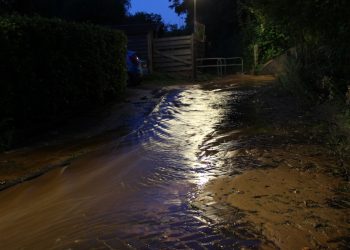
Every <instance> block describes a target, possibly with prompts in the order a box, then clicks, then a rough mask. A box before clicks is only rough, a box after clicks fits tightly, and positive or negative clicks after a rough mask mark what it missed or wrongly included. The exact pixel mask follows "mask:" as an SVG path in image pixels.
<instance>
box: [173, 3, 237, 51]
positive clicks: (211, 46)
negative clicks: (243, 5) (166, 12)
mask: <svg viewBox="0 0 350 250" xmlns="http://www.w3.org/2000/svg"><path fill="white" fill-rule="evenodd" d="M169 2H170V6H171V7H172V8H173V9H174V10H175V11H176V12H177V13H178V14H187V18H186V24H187V29H188V30H193V23H194V22H193V18H194V17H193V16H194V12H193V10H194V4H193V3H194V2H193V0H184V1H182V0H169ZM237 10H238V5H237V1H233V0H220V1H213V0H197V21H198V22H200V23H202V24H204V25H205V26H206V37H207V42H208V44H207V54H208V56H209V57H211V56H213V57H218V56H223V57H231V56H240V55H242V48H241V30H240V26H239V22H238V17H237V15H238V13H237Z"/></svg>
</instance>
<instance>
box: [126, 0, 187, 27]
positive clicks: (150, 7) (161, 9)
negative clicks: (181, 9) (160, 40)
mask: <svg viewBox="0 0 350 250" xmlns="http://www.w3.org/2000/svg"><path fill="white" fill-rule="evenodd" d="M138 11H143V12H148V13H156V14H160V15H161V16H162V17H163V20H164V22H165V23H166V24H169V23H170V24H177V25H180V26H181V25H183V24H184V18H183V17H179V16H178V15H177V14H176V13H175V12H174V10H172V9H170V8H169V1H168V0H131V9H130V12H131V13H132V14H133V13H135V12H138Z"/></svg>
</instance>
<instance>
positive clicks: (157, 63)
mask: <svg viewBox="0 0 350 250" xmlns="http://www.w3.org/2000/svg"><path fill="white" fill-rule="evenodd" d="M195 54H196V53H195V41H194V37H193V35H190V36H178V37H166V38H157V39H154V47H153V64H154V69H155V70H156V71H160V72H168V73H179V72H181V73H186V74H191V76H192V77H193V78H194V77H195V68H196V56H195Z"/></svg>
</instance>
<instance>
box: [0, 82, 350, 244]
mask: <svg viewBox="0 0 350 250" xmlns="http://www.w3.org/2000/svg"><path fill="white" fill-rule="evenodd" d="M271 80H272V79H271V78H267V77H260V78H259V77H256V78H245V77H243V78H242V77H241V78H237V77H234V78H227V79H224V80H221V81H218V82H214V83H208V84H202V85H186V86H178V87H174V88H171V89H168V91H167V92H166V94H165V95H163V96H162V98H161V100H160V102H159V103H158V105H157V106H156V107H155V108H154V109H153V110H152V112H150V113H149V114H148V115H147V116H145V117H144V119H143V120H142V121H141V122H140V121H138V123H137V124H138V125H137V126H135V128H134V129H132V130H131V131H129V132H128V133H126V134H125V135H124V136H122V137H118V139H115V140H113V139H112V138H113V137H112V138H111V137H108V140H107V141H105V143H102V145H103V146H102V147H96V148H94V150H91V151H89V153H88V154H84V155H83V156H81V157H77V158H76V159H75V160H73V161H71V162H70V163H69V164H67V165H65V166H64V167H61V168H56V169H54V170H52V171H50V172H48V173H47V174H44V175H42V176H40V177H38V178H35V179H33V180H30V181H27V182H24V183H22V184H19V185H16V186H14V187H11V188H8V189H6V190H3V191H2V192H1V193H0V245H1V246H2V248H3V249H243V248H244V249H259V248H264V249H276V248H278V247H283V246H286V245H283V244H282V243H281V242H279V241H278V240H276V238H277V237H273V236H272V234H269V233H266V232H267V231H266V230H265V228H264V227H261V220H260V216H259V214H260V212H261V210H259V208H258V206H257V205H256V204H252V205H250V203H242V204H248V206H249V207H250V206H256V207H252V208H247V206H245V205H242V204H241V203H239V204H237V203H236V199H235V197H234V196H231V193H229V192H228V190H227V188H231V190H230V191H232V190H233V188H234V189H235V190H234V192H233V194H236V193H237V194H241V195H243V192H245V193H248V191H249V192H253V194H251V193H249V197H247V199H251V197H250V196H251V195H253V196H261V197H263V196H264V195H265V194H262V193H258V192H260V191H261V190H260V189H259V188H258V189H257V190H256V187H255V189H254V188H249V187H248V190H241V188H240V186H239V187H237V186H236V185H239V182H238V181H237V182H234V181H236V180H239V179H238V178H237V177H239V178H248V179H249V180H250V179H251V178H253V179H254V178H256V179H257V180H258V181H260V179H259V178H260V175H257V176H256V175H255V174H252V176H253V177H251V176H250V175H249V173H250V172H249V171H262V172H264V171H265V170H269V169H273V168H277V169H278V167H279V165H281V164H285V163H286V162H288V161H285V158H288V157H290V155H293V153H292V152H290V154H283V153H281V152H277V151H273V150H272V149H273V147H272V145H278V147H280V148H283V149H285V148H286V147H287V148H288V145H290V142H291V140H294V141H293V145H301V146H302V145H306V144H307V145H310V142H306V141H302V140H301V137H302V136H299V134H303V133H302V132H301V133H297V132H295V133H293V135H291V134H290V132H289V130H288V128H287V126H286V128H285V131H284V132H282V131H280V130H279V131H280V132H279V133H278V134H277V133H275V132H276V131H275V130H274V129H275V126H274V125H273V124H269V126H267V127H266V126H265V125H266V124H265V125H264V126H263V125H262V123H260V120H259V119H258V117H259V109H257V107H258V108H259V107H260V108H261V109H264V110H265V106H264V105H259V104H258V105H257V103H256V98H257V97H258V96H259V93H261V91H263V90H266V88H267V89H268V88H269V84H271ZM270 108H271V107H270ZM272 108H274V107H272ZM269 110H271V109H269ZM299 125H300V124H299ZM299 125H298V126H299ZM300 126H301V125H300ZM271 133H273V135H272V134H271ZM259 136H260V137H259ZM271 136H272V137H273V138H275V139H276V140H275V139H274V140H273V143H275V144H271V141H269V140H270V139H271ZM283 140H285V141H283ZM269 143H270V144H269ZM261 145H264V148H259V147H261ZM314 149H315V150H316V149H317V150H321V151H320V152H321V153H322V152H323V151H322V149H320V147H318V146H316V145H313V146H312V150H314ZM265 151H266V152H265ZM44 152H45V151H43V152H42V153H43V154H44ZM288 152H289V151H288ZM306 152H307V151H306V150H299V151H298V156H296V155H294V157H299V159H301V162H300V161H299V163H298V164H299V165H296V166H295V171H299V170H300V171H304V170H305V168H304V167H305V162H304V161H303V159H306V158H304V157H306V156H305V155H304V154H306ZM309 153H310V152H309ZM37 155H40V154H39V152H37ZM287 156H288V157H287ZM29 159H30V156H28V160H29ZM324 159H325V160H326V161H327V162H326V163H325V164H333V163H334V162H333V161H332V159H331V158H328V157H325V158H324ZM296 162H298V161H297V160H296ZM298 169H299V170H298ZM310 169H311V170H312V168H309V169H308V170H309V171H311V170H310ZM276 171H277V170H276ZM281 171H282V170H281ZM288 171H289V170H288ZM293 171H294V170H293ZM313 171H315V172H316V173H318V174H319V175H322V176H323V175H324V173H323V172H322V171H323V170H321V168H320V169H316V168H315V169H313ZM242 173H243V175H242ZM245 174H248V177H244V176H245ZM279 175H280V174H277V177H276V175H272V174H271V176H273V178H278V177H279ZM310 176H313V175H312V174H311V175H310ZM223 178H224V179H223ZM269 178H272V177H269ZM286 178H287V177H286ZM329 178H331V179H332V182H331V183H328V184H327V185H328V186H327V192H329V193H326V195H327V197H328V196H332V197H333V192H335V191H334V190H333V189H334V188H336V187H339V186H340V185H341V184H343V183H344V182H343V181H342V179H341V178H335V177H333V176H330V177H329ZM326 180H328V179H326ZM260 182H261V183H260V184H259V185H265V183H264V182H262V181H260ZM333 182H334V183H333ZM271 185H275V184H273V182H271ZM276 185H277V184H276ZM293 185H294V184H293ZM288 188H289V186H288ZM293 188H295V190H296V192H298V191H300V190H299V189H298V186H297V184H295V185H294V186H293ZM307 188H311V189H312V188H317V187H314V186H311V187H307ZM242 189H243V188H242ZM236 191H237V192H236ZM235 192H236V193H235ZM291 192H294V191H291ZM255 193H256V194H255ZM308 195H309V194H308ZM254 199H256V198H254ZM309 199H310V200H311V198H308V200H309ZM322 201H323V200H322ZM269 202H270V201H269ZM320 202H321V201H320ZM262 204H263V205H262V206H263V207H265V205H264V203H262ZM307 204H308V203H307ZM310 204H311V203H310ZM326 205H327V203H325V204H323V203H322V206H326ZM333 205H334V204H333ZM329 209H334V210H331V211H330V213H331V212H332V213H333V211H337V214H340V216H339V218H342V219H344V218H345V221H347V219H348V217H347V218H346V216H347V215H348V212H349V208H348V207H345V208H344V207H341V208H334V207H333V208H332V207H331V206H329ZM267 210H269V211H272V209H270V208H269V207H267ZM251 211H253V212H251ZM312 212H313V213H317V211H316V210H312ZM251 214H253V215H252V216H251ZM254 215H256V217H254ZM256 218H259V219H256ZM269 218H270V217H269V216H267V219H266V220H269ZM271 218H272V217H271ZM264 223H265V221H264ZM320 223H323V222H320ZM332 223H333V221H332ZM334 223H339V226H340V227H341V228H344V230H345V231H344V230H339V233H338V234H335V235H334V234H332V235H330V238H329V241H332V240H333V241H332V244H333V245H332V246H334V244H335V246H341V244H342V243H343V242H344V239H345V240H346V235H344V232H345V233H346V232H347V231H346V230H348V229H347V228H346V226H344V223H342V224H341V222H340V220H336V221H335V222H334ZM266 224H268V223H266ZM294 224H295V223H294ZM294 224H293V225H294ZM332 226H333V225H332ZM270 228H272V229H271V230H275V229H274V227H270ZM315 228H316V229H317V228H319V227H315ZM277 229H278V228H277ZM316 229H315V230H316ZM324 232H325V234H326V233H327V231H324ZM310 233H312V232H310ZM331 236H332V237H331ZM281 237H283V235H282V236H281ZM305 237H309V234H308V235H307V236H305ZM327 237H328V236H327ZM336 239H338V240H336ZM339 239H340V240H339ZM304 242H306V243H310V245H307V244H306V245H305V244H303V245H302V246H300V247H310V248H313V247H320V246H322V244H328V243H327V242H328V241H327V240H326V241H317V242H314V241H312V242H311V241H310V242H308V241H303V243H304ZM330 246H331V245H330ZM298 247H299V245H298Z"/></svg>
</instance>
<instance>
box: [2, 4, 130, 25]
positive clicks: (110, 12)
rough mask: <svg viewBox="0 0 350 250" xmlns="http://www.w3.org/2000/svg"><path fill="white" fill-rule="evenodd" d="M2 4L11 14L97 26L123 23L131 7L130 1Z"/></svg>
mask: <svg viewBox="0 0 350 250" xmlns="http://www.w3.org/2000/svg"><path fill="white" fill-rule="evenodd" d="M0 3H1V4H2V5H3V6H4V10H5V11H6V12H10V13H11V12H16V13H19V14H23V15H35V14H37V15H40V16H44V17H58V18H63V19H67V20H71V21H79V22H80V21H89V22H92V23H96V24H120V23H122V22H123V21H124V20H125V18H126V12H127V10H128V8H129V6H130V2H129V0H1V2H0ZM5 7H6V9H5Z"/></svg>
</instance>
